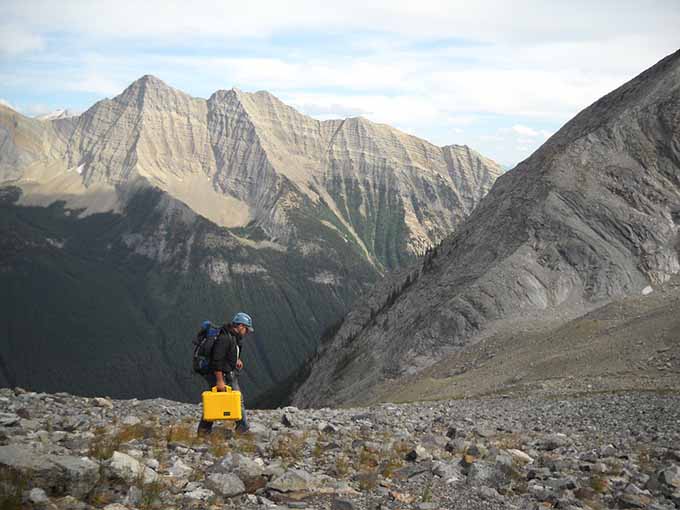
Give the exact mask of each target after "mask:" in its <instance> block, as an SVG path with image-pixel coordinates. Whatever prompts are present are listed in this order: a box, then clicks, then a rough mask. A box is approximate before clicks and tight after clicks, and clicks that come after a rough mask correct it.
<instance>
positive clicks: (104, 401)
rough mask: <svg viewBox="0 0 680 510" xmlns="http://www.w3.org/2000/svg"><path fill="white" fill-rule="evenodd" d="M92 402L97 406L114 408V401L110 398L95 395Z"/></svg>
mask: <svg viewBox="0 0 680 510" xmlns="http://www.w3.org/2000/svg"><path fill="white" fill-rule="evenodd" d="M92 404H93V405H94V406H95V407H102V408H104V409H113V402H111V400H110V399H108V398H103V397H94V398H93V399H92Z"/></svg>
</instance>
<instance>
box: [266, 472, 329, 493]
mask: <svg viewBox="0 0 680 510" xmlns="http://www.w3.org/2000/svg"><path fill="white" fill-rule="evenodd" d="M318 486H319V480H318V479H317V478H316V477H315V476H313V475H312V474H310V473H309V472H307V471H305V470H304V469H289V470H288V471H286V472H285V473H283V474H282V475H281V476H278V477H276V478H275V479H273V480H272V481H271V482H269V483H268V484H267V488H268V489H273V490H276V491H279V492H294V491H310V490H313V489H315V488H317V487H318Z"/></svg>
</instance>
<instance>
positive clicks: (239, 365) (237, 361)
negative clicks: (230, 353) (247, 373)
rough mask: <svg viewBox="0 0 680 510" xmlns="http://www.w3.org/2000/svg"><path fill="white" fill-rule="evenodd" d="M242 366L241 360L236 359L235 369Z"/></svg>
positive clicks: (239, 368)
mask: <svg viewBox="0 0 680 510" xmlns="http://www.w3.org/2000/svg"><path fill="white" fill-rule="evenodd" d="M242 368H243V361H241V360H240V359H238V360H236V370H241V369H242Z"/></svg>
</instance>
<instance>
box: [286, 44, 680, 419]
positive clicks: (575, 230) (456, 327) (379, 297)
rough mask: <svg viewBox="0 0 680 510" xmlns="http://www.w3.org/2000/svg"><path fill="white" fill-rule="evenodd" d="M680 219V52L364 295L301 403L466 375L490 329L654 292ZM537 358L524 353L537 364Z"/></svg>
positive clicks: (546, 320) (534, 325)
mask: <svg viewBox="0 0 680 510" xmlns="http://www.w3.org/2000/svg"><path fill="white" fill-rule="evenodd" d="M679 222H680V51H679V52H676V53H674V54H672V55H670V56H668V57H667V58H665V59H663V60H661V61H660V62H659V63H657V64H656V65H655V66H653V67H652V68H650V69H649V70H647V71H645V72H644V73H642V74H640V75H639V76H638V77H636V78H635V79H633V80H631V81H630V82H628V83H626V84H625V85H623V86H622V87H620V88H618V89H616V90H615V91H613V92H611V93H610V94H608V95H606V96H605V97H603V98H602V99H600V100H599V101H597V102H595V103H594V104H593V105H591V106H590V107H588V108H586V109H585V110H584V111H582V112H581V113H579V114H578V115H577V116H576V117H575V118H574V119H572V120H571V121H569V122H568V123H567V124H566V125H565V126H564V127H563V128H562V129H560V130H559V131H558V132H557V133H556V134H555V135H554V136H552V137H551V138H550V139H549V140H548V141H546V143H545V144H544V145H543V146H542V147H540V148H539V149H538V150H537V151H536V152H535V153H534V154H532V155H531V157H529V158H528V159H527V160H525V161H523V162H521V163H520V164H518V165H517V166H516V167H515V168H514V169H513V170H511V171H510V172H508V173H506V174H504V175H503V176H501V177H500V178H499V179H498V180H497V181H496V183H495V184H494V186H493V188H492V190H491V191H490V192H489V194H488V195H486V197H485V198H484V199H483V200H482V202H481V203H480V205H479V206H478V207H477V208H476V209H475V210H474V212H473V213H472V215H471V216H470V217H469V218H468V219H467V220H466V221H465V222H464V223H463V224H462V225H460V226H459V228H458V229H457V230H456V231H455V233H454V234H452V235H451V236H450V237H448V238H446V239H445V240H444V241H443V242H442V243H441V245H439V246H437V247H436V249H434V250H432V251H430V252H429V253H428V254H427V256H426V257H425V258H424V260H423V261H422V263H421V264H420V265H419V266H418V267H416V268H414V269H412V270H410V271H404V272H403V273H402V274H401V276H399V277H395V278H392V279H390V280H388V281H386V282H385V283H384V285H381V286H379V287H378V288H377V289H375V291H374V292H372V293H371V295H370V296H367V297H366V298H365V299H363V300H362V301H361V302H360V303H359V305H357V307H356V308H355V309H354V310H353V311H352V312H350V313H349V314H348V316H347V317H346V318H345V319H344V321H343V323H342V324H339V325H337V326H336V328H335V330H331V331H329V332H328V334H327V335H326V336H327V338H326V340H325V343H324V345H323V347H322V348H321V349H320V351H319V353H318V355H317V359H316V360H315V362H314V363H313V364H312V365H311V367H308V370H309V377H308V378H307V380H306V381H305V383H304V384H303V385H302V386H301V388H300V389H299V391H298V392H297V394H296V396H295V399H294V403H295V404H296V405H301V406H310V405H311V406H317V405H334V404H345V403H358V402H368V401H372V400H376V399H379V398H389V395H394V394H395V393H396V392H398V391H399V389H400V388H401V389H402V390H403V391H406V387H407V386H408V385H413V384H424V382H425V379H424V378H426V377H430V376H431V371H430V372H428V370H429V369H430V367H433V366H434V365H435V364H438V366H439V371H440V372H441V371H442V370H444V371H448V375H452V374H453V375H455V371H456V370H461V372H459V373H462V372H465V368H464V367H462V366H460V365H459V366H458V367H456V363H458V362H461V361H460V360H461V359H462V358H464V357H465V355H466V353H468V354H469V353H472V352H477V354H479V355H480V356H481V357H484V355H483V353H481V352H480V351H475V349H476V347H477V346H479V345H482V343H483V342H484V341H486V340H487V339H489V338H493V339H495V341H496V343H495V344H494V346H493V348H492V349H491V351H498V350H501V349H505V350H506V351H508V346H507V345H504V344H503V342H511V341H515V342H521V341H522V338H523V337H526V336H528V335H532V334H534V333H535V332H536V331H537V330H539V329H542V330H544V332H545V331H553V330H554V328H556V327H558V326H559V325H561V324H565V323H566V322H567V321H569V320H571V319H574V318H576V317H579V316H582V315H583V314H584V313H587V312H589V311H591V310H594V309H596V308H599V307H601V306H603V305H605V304H607V303H609V302H611V301H612V300H619V299H622V298H624V297H626V296H628V295H635V294H638V295H639V294H640V292H641V291H643V290H644V291H645V293H648V292H649V291H651V290H652V289H653V288H654V287H655V286H658V285H661V284H663V283H664V282H667V281H668V280H669V279H670V278H671V277H672V276H673V275H674V274H676V273H677V272H678V270H679V269H680V265H679V263H678V246H680V244H679V242H680V239H679V238H678V223H679ZM648 287H649V288H648ZM656 333H659V335H662V333H663V332H656ZM650 334H655V333H650ZM534 336H535V335H534ZM548 336H550V335H548ZM586 336H587V335H586ZM587 338H592V337H588V336H587ZM558 339H559V342H558V343H554V342H555V341H557V340H558ZM552 340H553V343H552V344H551V345H550V347H551V349H552V350H551V351H545V350H544V351H543V352H544V353H546V356H554V357H558V356H560V355H561V354H560V353H563V352H565V351H566V350H568V348H569V346H568V343H569V342H570V339H569V336H568V335H565V334H559V335H555V336H553V337H552ZM586 343H587V342H586ZM524 345H525V346H526V345H527V344H524ZM491 351H488V352H491ZM584 352H587V351H584ZM515 354H516V355H517V356H519V355H520V354H518V353H515ZM524 354H525V357H524V358H519V359H517V360H515V361H516V363H517V364H519V365H522V366H524V368H525V369H526V370H530V368H528V367H529V364H530V363H532V362H533V361H535V360H530V359H529V357H528V354H530V349H529V350H525V351H524ZM560 359H563V360H564V357H563V356H562V357H561V358H560ZM523 360H524V361H525V362H526V365H523V363H522V361H523ZM461 363H462V362H461ZM532 366H533V365H532ZM601 366H604V364H603V365H601ZM468 368H469V367H468ZM428 374H429V375H428ZM478 374H479V375H480V376H481V375H482V373H480V372H478ZM486 376H487V377H488V376H489V374H488V373H487V374H486ZM512 377H519V378H520V379H521V377H522V373H515V374H508V376H507V380H508V381H509V380H510V379H512ZM546 377H549V375H547V374H546ZM485 381H486V379H485ZM448 382H449V383H453V381H452V380H449V381H448ZM505 382H507V381H505ZM473 384H474V382H473ZM478 385H479V386H480V387H481V386H485V384H484V383H483V382H482V381H479V382H478ZM386 395H387V397H386Z"/></svg>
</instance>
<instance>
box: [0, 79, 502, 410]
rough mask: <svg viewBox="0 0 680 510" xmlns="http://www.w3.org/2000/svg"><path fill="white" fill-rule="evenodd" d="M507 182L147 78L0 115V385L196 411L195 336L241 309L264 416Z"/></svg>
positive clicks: (416, 146) (364, 136) (410, 142)
mask: <svg viewBox="0 0 680 510" xmlns="http://www.w3.org/2000/svg"><path fill="white" fill-rule="evenodd" d="M499 173H500V168H499V167H498V165H496V164H495V163H493V162H492V161H490V160H488V159H486V158H484V157H482V156H481V155H479V154H477V153H475V152H474V151H472V150H470V149H469V148H467V147H464V146H448V147H444V148H440V147H436V146H434V145H432V144H429V143H428V142H426V141H424V140H420V139H418V138H415V137H413V136H409V135H406V134H404V133H401V132H399V131H397V130H395V129H392V128H390V127H389V126H384V125H378V124H373V123H371V122H368V121H366V120H365V119H361V118H356V119H346V120H344V121H343V120H337V121H324V122H320V121H316V120H314V119H311V118H309V117H306V116H304V115H302V114H300V113H298V112H296V111H295V110H294V109H292V108H290V107H288V106H286V105H285V104H283V103H282V102H281V101H279V100H278V99H276V98H275V97H274V96H272V95H271V94H268V93H266V92H258V93H254V94H249V93H245V92H241V91H239V90H235V89H234V90H229V91H218V92H216V93H215V94H213V95H212V96H211V97H210V98H209V99H208V100H205V99H200V98H194V97H191V96H189V95H187V94H185V93H183V92H181V91H179V90H176V89H173V88H172V87H169V86H168V85H166V84H165V83H163V82H161V81H160V80H158V79H157V78H154V77H153V76H144V77H142V78H141V79H139V80H137V81H136V82H134V83H132V84H131V85H130V86H129V87H128V88H127V89H126V90H125V91H124V92H123V93H122V94H120V95H119V96H117V97H115V98H113V99H105V100H102V101H99V102H98V103H96V104H95V105H94V106H92V107H91V108H90V109H89V110H87V111H86V112H84V113H83V114H82V115H79V116H76V117H68V118H59V119H54V120H36V119H30V118H27V117H23V116H22V115H20V114H19V113H17V112H15V111H13V110H10V109H7V108H4V107H2V106H0V208H1V209H2V214H0V218H1V219H0V234H1V236H0V237H1V239H2V241H0V253H1V254H2V257H1V258H0V259H1V262H0V285H2V287H3V288H5V289H10V290H9V292H8V293H5V294H3V295H2V296H0V301H2V303H1V304H2V306H4V307H5V310H7V311H8V313H6V314H2V318H1V319H0V328H2V329H3V331H7V332H8V333H7V335H8V337H9V338H8V341H7V342H3V343H2V345H0V384H3V383H4V384H9V385H21V384H23V385H27V386H32V387H34V388H40V389H47V390H53V391H58V390H68V391H71V392H74V393H85V394H95V393H99V394H102V393H106V394H110V395H113V396H145V397H152V396H157V395H164V396H169V397H170V396H171V397H174V398H177V399H184V400H187V399H192V400H193V399H196V398H198V395H199V390H200V389H201V387H202V385H201V382H200V380H196V379H193V380H192V377H191V374H190V371H189V369H188V366H189V365H188V363H189V359H190V338H191V337H192V336H193V335H194V333H195V330H196V329H197V326H198V325H199V324H200V322H202V321H203V320H205V319H211V320H213V321H216V322H223V321H225V320H228V319H229V318H230V316H231V315H232V314H233V313H234V312H236V311H238V310H241V309H245V310H247V311H248V312H250V313H251V314H252V315H253V316H254V318H255V322H256V331H257V333H256V335H254V336H253V338H252V339H250V340H248V341H246V346H245V360H246V371H245V373H244V374H243V377H244V379H245V385H244V386H245V389H246V391H247V392H248V393H247V394H248V395H249V399H250V400H249V404H252V403H253V398H254V399H255V400H258V401H260V402H261V403H262V404H263V405H264V404H268V405H276V404H278V403H280V402H281V401H282V400H283V399H284V398H285V397H286V396H287V393H288V391H289V383H290V381H291V380H292V379H293V378H294V377H295V375H296V370H297V369H298V368H300V366H301V365H302V363H303V361H304V360H305V359H306V357H307V356H308V355H309V354H310V353H312V352H314V350H315V349H316V346H317V344H318V338H319V336H320V334H321V332H322V331H323V330H324V329H325V328H326V327H328V326H329V325H330V324H332V323H333V322H335V321H337V320H338V319H339V318H340V317H341V316H342V315H343V314H344V313H346V311H347V310H348V308H349V305H350V304H351V303H352V302H353V301H354V300H355V299H356V298H357V297H358V296H359V295H360V294H361V293H362V292H363V291H364V290H365V289H368V288H369V287H370V286H372V285H373V283H374V282H375V281H377V280H378V279H379V278H381V276H382V275H383V274H384V273H385V272H386V271H388V270H390V269H393V268H399V267H402V266H403V265H405V264H408V263H409V262H410V261H412V260H414V259H415V257H416V255H417V254H419V253H421V252H423V251H424V250H425V249H426V247H427V246H430V245H431V244H432V243H436V242H438V241H439V240H440V239H442V238H443V237H444V236H445V235H447V234H448V233H450V232H451V231H452V230H453V229H455V227H456V225H457V224H458V223H459V222H460V221H461V220H462V219H463V218H464V217H466V216H467V215H468V214H469V213H470V211H471V210H472V209H473V208H474V207H475V206H476V204H477V203H478V202H479V200H480V199H481V197H482V196H483V194H484V193H485V192H486V191H487V190H488V189H489V188H490V186H491V184H492V183H493V181H494V179H495V178H496V176H497V175H499ZM36 280H40V281H42V282H44V285H43V288H44V289H45V290H44V291H43V292H40V293H35V292H33V291H32V290H31V289H32V286H31V283H30V282H32V281H36ZM39 310H40V311H41V312H39ZM36 351H40V352H41V356H40V357H39V358H38V359H36V357H35V356H34V355H33V353H34V352H36ZM29 365H30V366H33V367H34V368H35V374H36V375H35V376H32V377H31V379H30V380H29V375H28V372H27V371H26V370H23V368H22V367H25V366H29ZM36 365H37V366H36ZM151 367H153V370H151ZM152 372H153V375H152ZM261 399H264V400H261Z"/></svg>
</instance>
